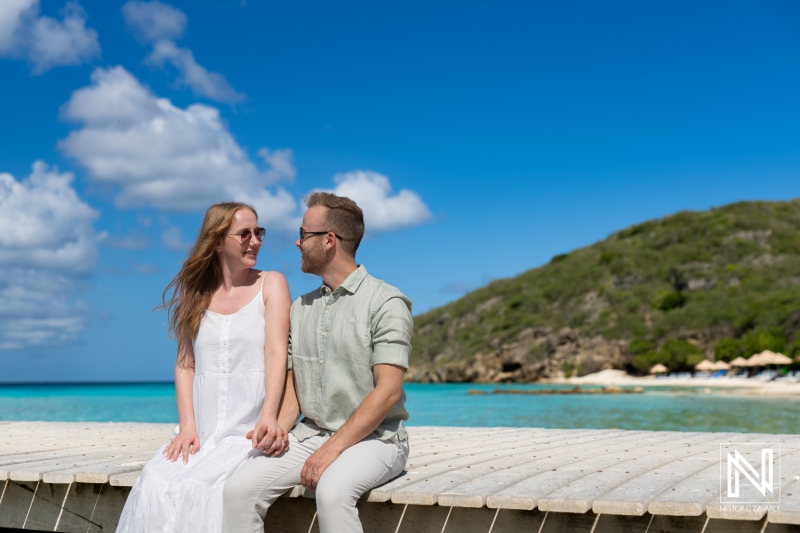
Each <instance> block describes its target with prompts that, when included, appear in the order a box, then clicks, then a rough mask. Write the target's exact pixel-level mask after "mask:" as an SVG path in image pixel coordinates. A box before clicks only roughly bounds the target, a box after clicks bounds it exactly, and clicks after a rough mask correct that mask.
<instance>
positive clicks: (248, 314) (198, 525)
mask: <svg viewBox="0 0 800 533" xmlns="http://www.w3.org/2000/svg"><path fill="white" fill-rule="evenodd" d="M263 278H264V276H262V281H261V283H262V285H263V283H264V281H263ZM261 293H262V291H261V290H259V291H258V294H256V296H255V297H254V298H253V299H252V300H251V301H250V303H248V304H247V305H245V306H244V307H243V308H242V309H240V310H239V311H237V312H236V313H234V314H232V315H221V314H219V313H214V312H211V311H206V312H205V314H204V315H203V317H202V319H201V321H200V329H199V331H198V334H197V338H196V339H195V340H194V342H193V343H192V345H193V347H194V357H195V377H194V384H193V388H192V391H193V402H192V403H193V405H194V416H195V423H196V425H197V432H198V436H199V437H200V451H199V452H197V454H195V455H189V462H188V464H185V465H184V464H183V457H180V458H179V459H178V460H177V461H175V462H172V461H169V460H168V459H166V457H165V456H164V455H163V453H162V452H163V451H164V448H165V447H166V444H165V445H164V446H162V447H161V448H159V450H158V451H157V452H156V454H155V457H153V458H152V459H151V460H150V461H149V462H148V463H147V464H146V465H145V467H144V469H143V470H142V474H141V475H140V476H139V479H137V480H136V483H134V485H133V488H132V490H131V492H130V495H129V496H128V500H127V501H126V502H125V508H124V509H123V510H122V516H121V517H120V521H119V524H118V526H117V533H120V532H126V533H127V532H147V533H151V532H170V533H171V532H180V533H184V532H185V533H190V532H191V533H195V532H203V531H208V532H213V533H218V532H219V531H221V530H222V488H223V485H224V484H225V481H226V480H227V479H228V478H229V477H230V476H231V474H233V472H234V471H235V470H236V468H238V466H239V465H240V464H242V463H243V462H244V460H245V459H246V458H247V457H248V455H250V454H253V453H256V452H254V451H253V447H252V445H251V442H250V441H249V440H247V439H246V438H245V434H246V433H247V432H248V431H250V430H251V429H253V427H254V426H255V424H256V422H257V421H258V417H259V415H260V414H261V407H262V405H263V402H264V300H263V298H262V296H261ZM176 433H177V429H176Z"/></svg>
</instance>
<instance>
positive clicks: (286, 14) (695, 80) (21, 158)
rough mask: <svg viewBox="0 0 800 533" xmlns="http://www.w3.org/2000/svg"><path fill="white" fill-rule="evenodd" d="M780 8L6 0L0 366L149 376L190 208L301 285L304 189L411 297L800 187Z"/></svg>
mask: <svg viewBox="0 0 800 533" xmlns="http://www.w3.org/2000/svg"><path fill="white" fill-rule="evenodd" d="M798 28H800V5H798V4H797V3H796V2H793V1H788V0H787V1H763V2H730V1H728V2H703V3H699V4H698V3H696V2H680V1H676V2H635V1H630V2H628V1H604V2H588V1H586V2H577V1H566V2H557V3H554V2H532V1H526V2H439V3H435V2H434V3H432V2H425V3H423V2H402V3H393V4H387V3H385V2H351V3H345V4H342V3H330V2H285V3H274V2H256V1H252V0H251V1H242V2H239V1H223V0H217V1H211V0H195V1H192V2H188V1H182V2H169V3H167V2H163V3H159V2H144V1H130V2H127V3H126V2H108V1H102V0H79V1H77V2H63V1H61V0H53V1H48V2H42V3H41V4H40V2H39V1H38V0H4V1H3V2H2V3H0V98H2V100H3V105H2V106H0V124H2V127H0V382H17V381H21V382H40V381H44V382H49V381H146V380H169V379H171V376H172V368H173V364H174V351H175V347H174V343H173V341H171V340H170V339H169V338H168V337H167V335H166V328H165V325H164V324H165V317H164V315H163V313H161V312H152V309H153V308H154V307H155V306H156V305H158V303H159V302H160V296H161V291H162V290H163V288H164V287H165V286H166V284H167V283H168V282H169V280H170V279H171V277H172V276H173V275H174V274H175V272H176V271H177V269H178V268H179V266H180V264H181V262H182V260H183V258H184V256H185V253H186V246H187V243H189V242H190V241H191V240H192V238H193V237H194V235H195V233H196V231H197V229H198V227H199V223H200V219H201V217H202V213H203V211H204V209H205V207H206V206H208V205H210V204H211V203H214V202H217V201H222V200H228V199H231V198H235V199H239V200H245V201H250V202H252V203H254V204H255V205H256V207H257V208H258V209H259V214H260V221H261V223H262V224H263V225H265V226H266V227H267V229H268V232H269V233H268V240H267V244H266V246H265V247H264V249H263V250H262V253H261V255H260V256H259V267H260V268H262V269H275V270H279V271H281V272H283V273H285V274H286V276H287V279H288V280H289V285H290V288H291V290H292V294H293V296H297V295H299V294H302V293H303V292H306V291H308V290H311V289H313V288H315V287H316V286H317V285H318V280H317V279H316V278H313V277H310V276H307V275H304V274H301V273H300V272H299V269H298V265H299V261H298V259H299V257H298V253H297V250H296V249H295V248H294V247H293V244H292V243H293V240H294V236H295V234H296V232H297V226H298V219H299V217H301V216H302V197H303V195H305V194H308V193H309V192H311V191H312V190H315V189H326V190H335V191H338V192H340V193H347V194H351V195H352V196H353V197H354V198H355V199H356V200H357V201H358V202H359V203H360V204H361V205H362V207H364V209H365V213H366V217H367V225H368V228H369V234H368V237H367V239H366V240H365V241H364V242H363V244H362V247H361V250H360V251H359V257H358V259H359V260H360V262H363V263H364V264H365V265H366V266H367V268H368V269H369V270H370V272H371V273H372V274H373V275H375V276H376V277H379V278H383V279H385V280H387V281H388V282H390V283H392V284H394V285H396V286H398V287H400V288H401V289H402V290H403V291H404V292H405V293H406V294H408V295H409V296H410V297H411V299H412V300H413V301H414V308H415V312H416V313H421V312H424V311H427V310H430V309H433V308H435V307H437V306H439V305H442V304H444V303H446V302H448V301H451V300H453V299H455V298H458V297H459V296H461V295H463V294H464V293H465V291H467V290H470V289H473V288H477V287H479V286H482V285H484V284H486V283H487V282H488V281H490V280H492V279H497V278H502V277H509V276H514V275H516V274H519V273H520V272H523V271H525V270H527V269H529V268H533V267H536V266H539V265H542V264H544V263H546V262H547V261H549V259H550V258H551V257H552V256H553V255H556V254H559V253H564V252H567V251H569V250H571V249H574V248H576V247H581V246H586V245H589V244H591V243H593V242H596V241H598V240H602V239H604V238H605V237H607V236H608V235H609V234H610V233H612V232H614V231H616V230H618V229H621V228H623V227H626V226H628V225H631V224H634V223H638V222H641V221H643V220H647V219H650V218H654V217H661V216H665V215H668V214H671V213H675V212H677V211H680V210H684V209H692V210H701V209H708V208H710V207H713V206H719V205H723V204H726V203H729V202H733V201H739V200H754V199H767V200H781V199H790V198H794V197H797V196H798V195H799V192H798V191H800V187H799V183H798V178H800V120H799V119H800V98H798V95H799V94H800V67H799V65H800V31H799V30H798Z"/></svg>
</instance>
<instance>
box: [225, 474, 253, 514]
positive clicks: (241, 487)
mask: <svg viewBox="0 0 800 533" xmlns="http://www.w3.org/2000/svg"><path fill="white" fill-rule="evenodd" d="M237 473H239V471H236V472H234V473H233V475H232V476H231V477H230V478H229V479H228V480H227V481H226V482H225V486H224V487H223V488H222V501H223V505H224V506H225V508H227V509H233V508H236V509H241V508H242V506H246V507H248V508H252V506H253V504H252V500H253V490H254V488H253V487H251V486H250V483H248V479H247V477H246V476H237V475H236V474H237Z"/></svg>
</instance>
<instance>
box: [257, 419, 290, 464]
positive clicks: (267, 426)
mask: <svg viewBox="0 0 800 533" xmlns="http://www.w3.org/2000/svg"><path fill="white" fill-rule="evenodd" d="M246 437H247V438H248V439H250V441H251V442H252V444H253V448H258V449H260V450H263V451H264V453H265V454H266V455H280V453H283V451H285V449H287V448H288V445H289V441H288V435H287V433H286V430H285V429H283V428H282V427H281V426H280V425H279V424H278V421H277V420H276V419H275V417H262V418H260V419H259V420H258V422H257V423H256V427H255V428H253V430H252V431H249V432H248V433H247V435H246ZM276 452H278V453H276Z"/></svg>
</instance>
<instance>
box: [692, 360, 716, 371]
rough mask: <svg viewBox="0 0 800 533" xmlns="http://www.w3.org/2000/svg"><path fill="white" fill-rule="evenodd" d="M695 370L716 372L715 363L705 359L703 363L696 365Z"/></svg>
mask: <svg viewBox="0 0 800 533" xmlns="http://www.w3.org/2000/svg"><path fill="white" fill-rule="evenodd" d="M694 369H695V370H701V371H703V372H708V371H711V370H714V363H712V362H711V361H709V360H708V359H703V360H702V361H700V362H699V363H697V364H696V365H694Z"/></svg>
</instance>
